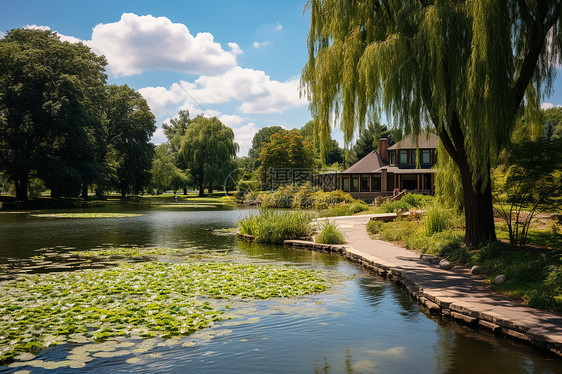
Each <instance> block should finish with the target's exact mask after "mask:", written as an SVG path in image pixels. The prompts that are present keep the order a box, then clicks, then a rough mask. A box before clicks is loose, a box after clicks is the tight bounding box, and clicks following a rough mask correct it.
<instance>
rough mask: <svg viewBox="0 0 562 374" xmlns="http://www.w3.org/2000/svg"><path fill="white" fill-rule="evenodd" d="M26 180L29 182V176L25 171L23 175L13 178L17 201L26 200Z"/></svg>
mask: <svg viewBox="0 0 562 374" xmlns="http://www.w3.org/2000/svg"><path fill="white" fill-rule="evenodd" d="M28 182H29V176H28V174H27V173H25V175H21V176H20V177H19V178H17V179H16V180H15V183H16V200H17V201H23V200H27V185H28Z"/></svg>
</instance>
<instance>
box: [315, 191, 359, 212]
mask: <svg viewBox="0 0 562 374" xmlns="http://www.w3.org/2000/svg"><path fill="white" fill-rule="evenodd" d="M311 199H312V202H313V204H312V208H313V209H318V210H319V209H328V208H329V207H330V206H332V205H336V204H340V203H346V204H347V203H352V202H353V201H355V199H353V197H351V195H350V194H348V193H347V192H343V191H341V190H336V191H329V192H324V191H317V192H314V193H313V194H312V195H311Z"/></svg>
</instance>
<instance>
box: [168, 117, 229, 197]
mask: <svg viewBox="0 0 562 374" xmlns="http://www.w3.org/2000/svg"><path fill="white" fill-rule="evenodd" d="M236 152H238V144H236V143H235V142H234V132H233V131H232V129H231V128H230V127H227V126H225V125H224V124H223V123H222V122H221V121H220V120H219V119H218V118H217V117H212V118H205V117H203V116H198V117H195V118H194V119H193V120H191V122H190V124H189V126H188V127H187V129H186V131H185V134H184V135H183V137H182V140H181V148H180V152H179V156H180V158H181V159H182V162H184V163H185V165H186V166H187V167H188V169H189V173H190V174H191V177H192V179H193V182H194V183H196V185H197V186H198V187H199V196H203V195H204V188H205V186H206V187H207V188H208V189H209V192H212V191H213V186H217V185H221V184H222V183H224V181H225V179H226V177H227V176H228V174H229V173H230V172H232V171H233V170H234V169H235V168H236V164H235V163H234V157H235V156H236Z"/></svg>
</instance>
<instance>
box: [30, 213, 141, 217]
mask: <svg viewBox="0 0 562 374" xmlns="http://www.w3.org/2000/svg"><path fill="white" fill-rule="evenodd" d="M143 215H144V214H138V213H40V214H39V213H38V214H31V216H32V217H39V218H128V217H139V216H143Z"/></svg>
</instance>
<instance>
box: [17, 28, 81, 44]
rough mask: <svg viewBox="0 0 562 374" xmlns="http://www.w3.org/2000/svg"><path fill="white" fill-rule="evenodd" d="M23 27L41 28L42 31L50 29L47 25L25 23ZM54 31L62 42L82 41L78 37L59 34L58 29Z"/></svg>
mask: <svg viewBox="0 0 562 374" xmlns="http://www.w3.org/2000/svg"><path fill="white" fill-rule="evenodd" d="M23 28H24V29H35V30H43V31H46V30H51V28H50V27H49V26H38V25H25V26H24V27H23ZM55 32H56V33H57V35H58V36H59V38H60V40H62V41H63V42H70V43H78V42H81V41H82V40H80V39H78V38H75V37H74V36H68V35H64V34H61V33H60V32H58V31H55Z"/></svg>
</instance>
